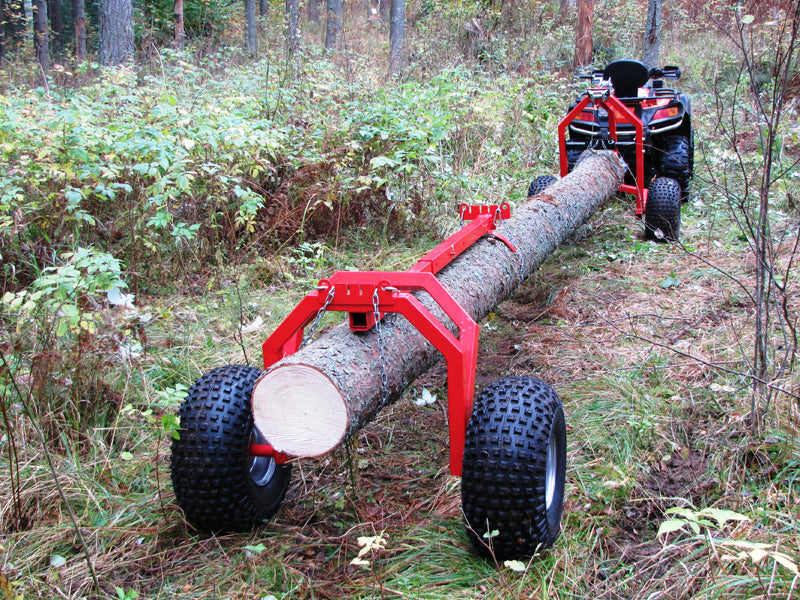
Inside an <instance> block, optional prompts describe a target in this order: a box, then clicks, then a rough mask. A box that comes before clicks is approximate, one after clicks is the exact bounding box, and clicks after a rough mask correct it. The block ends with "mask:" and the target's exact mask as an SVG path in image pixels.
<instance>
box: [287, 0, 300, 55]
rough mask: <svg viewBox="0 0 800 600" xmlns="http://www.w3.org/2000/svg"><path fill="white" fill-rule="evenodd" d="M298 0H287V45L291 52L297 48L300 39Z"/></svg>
mask: <svg viewBox="0 0 800 600" xmlns="http://www.w3.org/2000/svg"><path fill="white" fill-rule="evenodd" d="M298 13H299V9H298V7H297V0H286V47H287V48H288V49H289V52H290V53H294V51H295V50H297V44H298V43H299V41H300V31H299V29H298V26H297V21H298V17H299V14H298Z"/></svg>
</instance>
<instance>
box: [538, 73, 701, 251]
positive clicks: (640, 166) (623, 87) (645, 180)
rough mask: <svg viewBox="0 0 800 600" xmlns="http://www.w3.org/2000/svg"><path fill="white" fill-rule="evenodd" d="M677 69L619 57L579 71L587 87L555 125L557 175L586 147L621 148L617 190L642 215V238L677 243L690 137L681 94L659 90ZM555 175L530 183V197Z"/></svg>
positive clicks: (688, 171)
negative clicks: (623, 170)
mask: <svg viewBox="0 0 800 600" xmlns="http://www.w3.org/2000/svg"><path fill="white" fill-rule="evenodd" d="M680 76H681V70H680V68H678V67H663V68H658V69H650V70H649V71H648V70H647V67H645V65H644V64H643V63H640V62H639V61H635V60H617V61H614V62H612V63H610V64H609V65H608V66H607V67H606V68H605V69H603V70H602V71H601V70H596V71H592V73H591V75H582V76H581V78H582V79H589V80H591V84H590V86H589V88H588V89H587V90H586V91H585V92H584V93H582V94H581V95H580V96H578V98H577V100H576V101H575V102H574V103H573V104H572V106H570V109H569V112H568V113H567V116H566V117H565V118H564V119H563V120H562V121H561V123H559V126H558V142H559V154H560V167H561V176H562V177H563V176H564V175H566V174H567V173H568V172H570V171H571V170H572V169H573V168H574V166H575V164H576V163H577V162H578V160H579V158H580V155H581V153H582V152H583V151H584V150H587V149H589V148H595V149H610V150H616V151H617V152H619V154H620V156H622V158H623V159H624V160H625V162H626V164H627V165H628V173H627V175H626V178H625V181H624V182H623V184H622V185H621V186H620V188H619V189H620V191H623V192H628V193H632V194H634V195H635V196H636V215H637V216H642V215H643V216H644V224H645V237H646V238H647V239H658V240H677V239H678V232H679V230H680V223H681V201H686V200H687V199H688V193H689V181H690V180H691V178H692V169H693V166H694V134H693V131H692V118H691V111H690V106H689V99H688V97H687V96H686V94H683V93H680V92H678V91H676V90H675V89H673V88H669V87H665V86H664V81H665V80H667V79H671V80H675V81H677V80H678V79H679V78H680ZM554 180H555V178H554V177H551V176H541V177H537V178H536V179H534V180H533V182H532V183H531V184H530V187H529V188H528V196H533V195H536V194H538V193H539V192H541V191H542V190H543V189H544V188H545V187H547V186H548V185H549V184H550V183H552V182H553V181H554Z"/></svg>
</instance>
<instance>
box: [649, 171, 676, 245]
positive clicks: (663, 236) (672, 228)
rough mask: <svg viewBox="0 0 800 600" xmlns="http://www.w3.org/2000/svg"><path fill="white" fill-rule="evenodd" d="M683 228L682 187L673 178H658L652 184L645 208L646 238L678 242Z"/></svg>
mask: <svg viewBox="0 0 800 600" xmlns="http://www.w3.org/2000/svg"><path fill="white" fill-rule="evenodd" d="M680 228H681V186H680V184H679V183H678V182H677V181H675V180H674V179H672V178H671V177H657V178H656V179H654V180H653V183H651V184H650V189H649V191H648V193H647V204H646V205H645V207H644V237H645V239H647V240H659V241H663V242H666V241H668V240H671V241H676V240H677V239H678V233H679V232H680Z"/></svg>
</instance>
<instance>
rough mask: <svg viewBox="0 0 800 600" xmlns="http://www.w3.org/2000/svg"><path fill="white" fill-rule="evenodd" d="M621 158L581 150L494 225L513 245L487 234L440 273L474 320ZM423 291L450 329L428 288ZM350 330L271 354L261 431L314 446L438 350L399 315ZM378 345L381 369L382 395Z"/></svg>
mask: <svg viewBox="0 0 800 600" xmlns="http://www.w3.org/2000/svg"><path fill="white" fill-rule="evenodd" d="M624 173H625V167H624V164H623V163H622V161H621V160H620V159H619V157H618V156H617V155H616V154H615V153H612V152H608V151H604V152H593V151H590V152H587V153H585V154H584V156H583V160H582V161H581V162H580V163H579V164H578V166H577V167H576V168H575V170H574V171H573V172H572V173H571V174H570V175H567V176H566V177H565V178H563V179H561V180H560V181H558V182H556V183H554V184H553V185H552V186H551V187H549V188H548V189H547V190H546V191H545V192H543V193H542V194H539V195H538V196H536V197H534V198H533V199H532V200H530V201H528V202H527V203H526V204H525V205H523V206H521V207H519V208H518V209H516V210H515V211H514V213H513V214H512V217H511V218H510V219H508V220H506V221H504V222H503V223H501V224H500V225H499V226H498V228H497V234H499V235H502V236H504V237H505V238H506V239H508V240H509V241H511V242H512V243H513V244H514V245H515V246H516V249H517V252H516V253H513V252H511V250H510V249H509V248H508V247H507V246H506V245H505V244H504V243H502V242H499V241H498V240H496V239H495V238H491V237H490V238H487V239H483V240H481V241H479V242H477V243H476V244H474V245H473V246H471V247H470V248H469V249H467V250H466V251H465V252H464V253H463V254H462V255H461V256H459V257H458V258H457V259H456V260H455V261H453V262H452V263H451V264H450V265H448V266H447V267H445V269H443V270H442V271H441V272H440V273H439V274H438V275H437V278H438V279H439V281H440V282H441V283H442V284H443V285H444V287H445V288H447V290H448V291H449V292H450V293H451V294H452V296H453V298H454V299H455V300H456V301H457V302H458V303H459V304H460V305H461V306H462V307H463V308H464V309H465V310H466V311H467V312H468V313H469V314H470V316H471V317H472V318H473V319H474V320H475V321H479V320H481V319H483V318H484V317H485V316H486V315H487V314H488V313H489V312H490V311H491V310H493V309H494V308H495V307H496V306H497V305H498V304H500V302H502V301H503V300H506V299H508V298H509V297H510V296H511V295H512V294H513V293H514V291H515V290H516V289H517V287H518V286H519V284H520V283H521V281H522V280H523V279H524V278H526V277H527V276H529V275H530V274H531V273H532V272H533V271H534V270H535V269H536V268H538V266H539V265H540V264H541V263H542V261H543V260H544V259H545V258H546V257H547V256H548V255H549V254H550V253H551V252H552V251H553V250H554V249H555V248H556V246H557V245H558V244H559V243H560V242H562V241H564V239H565V238H567V236H569V235H570V233H571V232H572V231H573V230H574V229H575V228H576V227H577V226H578V225H580V224H581V223H583V222H584V221H586V220H587V219H588V218H589V217H590V216H591V215H592V213H593V212H594V211H596V210H597V209H598V208H599V207H600V206H601V205H602V204H603V203H604V202H605V200H606V199H607V198H608V197H610V196H611V195H612V194H613V193H614V192H615V191H616V189H617V187H618V186H619V184H620V183H621V181H622V178H623V175H624ZM419 299H420V301H421V302H422V303H423V304H425V306H426V307H427V308H428V309H429V310H430V311H431V312H432V313H433V314H434V315H436V317H437V318H438V319H440V320H441V321H442V322H443V323H446V324H449V325H448V327H449V328H450V329H451V331H452V332H455V331H456V330H455V327H454V326H453V325H452V323H450V321H449V319H447V317H445V316H444V314H443V311H442V310H441V309H440V308H439V307H438V305H436V304H435V303H433V302H432V301H431V300H430V298H429V297H427V296H424V295H420V296H419ZM381 338H382V344H381V345H379V338H378V334H377V333H376V331H375V328H374V327H373V328H372V329H371V330H370V331H368V332H365V333H360V334H355V333H353V332H351V331H350V329H349V327H348V326H347V324H342V325H339V326H338V327H335V328H333V329H332V330H330V331H329V332H327V333H326V334H325V335H323V336H321V337H320V338H319V339H318V340H316V341H315V342H313V343H311V344H308V345H307V346H305V347H304V348H302V349H300V350H299V351H298V352H296V353H295V354H293V355H291V356H288V357H286V358H284V359H283V360H281V361H279V362H277V363H275V364H274V365H273V366H272V367H271V368H270V369H268V370H267V372H266V373H265V374H264V375H263V376H262V377H261V378H260V379H259V380H258V382H257V383H256V386H255V389H254V392H253V414H254V418H255V421H256V424H257V426H258V428H259V429H260V431H261V432H262V433H263V434H264V437H265V438H266V439H267V440H268V442H269V443H270V444H272V445H273V447H275V449H276V450H278V451H280V452H283V453H285V454H288V455H290V456H319V455H322V454H325V453H326V452H329V451H330V450H332V449H333V448H335V447H336V446H338V445H339V444H340V443H342V442H343V441H345V440H346V439H348V438H349V437H351V436H352V435H353V434H355V432H356V431H358V429H360V428H361V427H362V426H364V425H365V424H366V423H368V422H369V421H370V420H371V419H372V418H373V417H374V416H375V415H376V414H377V413H378V411H379V410H380V409H381V408H382V407H383V406H384V405H385V404H387V403H389V402H393V401H396V400H397V399H398V398H399V397H400V396H401V395H402V393H403V391H404V390H405V389H406V388H408V386H409V385H411V383H412V382H413V381H414V379H416V378H417V377H418V376H419V375H421V374H422V373H424V372H425V371H427V370H428V369H429V368H430V367H431V366H432V365H433V364H435V363H436V362H437V361H438V360H439V359H440V358H441V355H440V354H439V352H438V351H437V350H435V349H434V347H433V345H432V344H431V343H430V342H428V341H427V340H426V339H425V337H424V336H423V335H422V334H421V333H419V332H418V331H417V330H416V329H415V328H414V327H413V326H412V325H411V324H410V323H409V322H408V321H407V320H406V319H405V318H403V317H399V316H398V317H397V319H396V320H395V322H394V324H392V325H389V324H384V325H383V326H382V335H381ZM381 348H382V350H383V356H384V357H385V360H384V361H383V367H384V368H385V370H386V377H387V379H386V392H387V395H386V397H384V393H383V385H382V375H381V364H382V361H381Z"/></svg>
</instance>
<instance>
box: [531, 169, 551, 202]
mask: <svg viewBox="0 0 800 600" xmlns="http://www.w3.org/2000/svg"><path fill="white" fill-rule="evenodd" d="M556 181H558V179H556V178H555V177H553V176H552V175H539V176H538V177H537V178H536V179H534V180H533V181H531V185H530V186H529V187H528V198H530V197H531V196H536V195H538V194H541V193H542V192H543V191H545V190H546V189H547V188H548V187H549V186H551V185H552V184H554V183H555V182H556Z"/></svg>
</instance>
